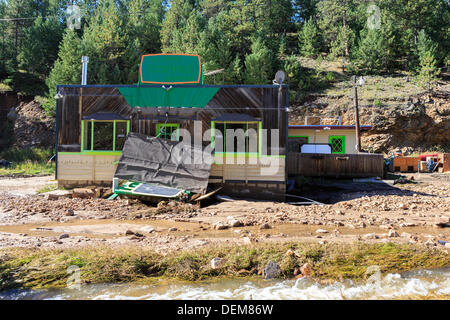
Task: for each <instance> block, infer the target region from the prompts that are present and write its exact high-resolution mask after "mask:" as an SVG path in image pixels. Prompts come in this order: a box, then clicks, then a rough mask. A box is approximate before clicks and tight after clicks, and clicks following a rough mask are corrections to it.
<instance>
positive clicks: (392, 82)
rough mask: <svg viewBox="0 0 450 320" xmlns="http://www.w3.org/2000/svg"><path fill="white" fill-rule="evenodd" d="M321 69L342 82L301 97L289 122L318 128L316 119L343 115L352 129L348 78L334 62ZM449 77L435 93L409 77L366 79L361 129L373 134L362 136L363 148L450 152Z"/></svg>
mask: <svg viewBox="0 0 450 320" xmlns="http://www.w3.org/2000/svg"><path fill="white" fill-rule="evenodd" d="M302 64H303V65H304V66H305V65H307V67H310V68H311V61H308V60H306V59H303V60H302ZM320 68H321V69H322V70H324V71H325V72H333V73H334V74H336V78H338V79H339V80H340V81H336V82H334V83H332V84H331V85H330V86H329V88H327V89H324V90H322V91H318V92H310V93H306V94H302V96H303V98H301V99H299V100H298V101H297V102H293V103H292V104H291V113H290V116H289V122H290V123H291V124H303V123H304V121H305V117H306V116H308V117H309V120H308V123H309V124H318V123H319V121H320V120H319V119H317V118H316V119H315V118H312V117H313V116H317V117H322V118H332V117H339V116H340V117H341V118H342V123H343V124H354V123H355V121H354V116H355V113H354V108H353V90H352V84H351V81H350V77H349V76H348V75H345V74H343V73H342V72H341V70H339V68H338V65H337V64H336V63H335V64H333V63H330V62H323V63H322V64H321V66H320ZM445 76H446V75H445V74H444V77H443V79H444V80H442V79H441V80H439V81H438V83H437V87H436V89H435V90H434V91H433V92H432V93H428V92H426V91H425V90H424V89H423V88H421V87H420V86H418V85H417V84H416V83H415V82H414V79H412V78H410V77H408V76H407V75H395V76H366V77H364V81H365V83H364V85H363V86H358V98H359V99H358V100H359V106H360V124H361V125H371V126H372V129H371V130H370V131H369V132H367V133H365V134H364V135H363V136H362V142H361V144H362V147H363V149H364V150H367V151H371V152H379V153H390V152H391V151H393V150H395V149H400V150H402V151H404V152H406V153H415V152H423V151H430V150H440V151H443V150H446V151H449V150H448V149H449V148H450V82H449V81H448V80H447V78H446V77H445ZM314 121H315V122H314ZM322 123H328V124H336V123H330V122H326V121H323V120H322Z"/></svg>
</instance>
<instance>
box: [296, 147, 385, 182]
mask: <svg viewBox="0 0 450 320" xmlns="http://www.w3.org/2000/svg"><path fill="white" fill-rule="evenodd" d="M287 163H288V175H289V176H305V177H308V176H309V177H333V178H363V177H382V176H383V172H384V159H383V155H381V154H341V155H337V154H307V153H294V152H290V153H289V155H288V160H287Z"/></svg>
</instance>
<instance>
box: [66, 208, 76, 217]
mask: <svg viewBox="0 0 450 320" xmlns="http://www.w3.org/2000/svg"><path fill="white" fill-rule="evenodd" d="M74 215H75V213H74V212H73V210H72V209H69V210H67V212H66V216H68V217H72V216H74Z"/></svg>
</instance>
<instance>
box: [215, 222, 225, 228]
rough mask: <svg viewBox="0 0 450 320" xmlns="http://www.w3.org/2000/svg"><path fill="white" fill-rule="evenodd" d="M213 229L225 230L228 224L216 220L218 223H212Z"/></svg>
mask: <svg viewBox="0 0 450 320" xmlns="http://www.w3.org/2000/svg"><path fill="white" fill-rule="evenodd" d="M214 229H216V230H225V229H228V225H226V224H223V223H221V222H218V223H216V224H214Z"/></svg>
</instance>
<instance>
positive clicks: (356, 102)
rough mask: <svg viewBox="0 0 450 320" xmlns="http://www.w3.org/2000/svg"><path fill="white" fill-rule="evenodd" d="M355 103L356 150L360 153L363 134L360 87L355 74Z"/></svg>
mask: <svg viewBox="0 0 450 320" xmlns="http://www.w3.org/2000/svg"><path fill="white" fill-rule="evenodd" d="M353 103H354V106H355V130H356V151H357V152H358V153H360V152H361V136H360V132H359V110H358V88H357V85H356V76H353Z"/></svg>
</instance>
